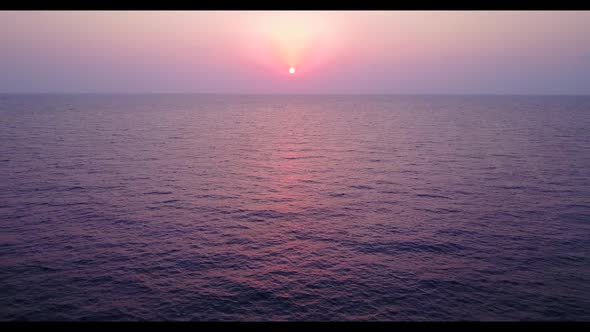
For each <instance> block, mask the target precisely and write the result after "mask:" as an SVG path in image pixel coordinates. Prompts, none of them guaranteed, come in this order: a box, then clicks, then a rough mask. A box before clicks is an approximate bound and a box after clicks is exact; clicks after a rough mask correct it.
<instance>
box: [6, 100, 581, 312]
mask: <svg viewBox="0 0 590 332" xmlns="http://www.w3.org/2000/svg"><path fill="white" fill-rule="evenodd" d="M0 227H1V229H2V231H1V233H0V238H1V241H0V292H1V296H0V319H2V320H13V319H18V320H21V319H25V320H588V319H590V97H550V96H546V97H526V96H518V97H507V96H505V97H502V96H485V97H475V96H471V97H451V96H445V97H443V96H438V97H426V96H423V97H413V96H222V95H218V96H215V95H209V96H207V95H200V96H199V95H151V96H150V95H145V96H140V95H137V96H124V95H121V96H93V95H72V96H66V95H62V96H51V95H30V96H27V95H0Z"/></svg>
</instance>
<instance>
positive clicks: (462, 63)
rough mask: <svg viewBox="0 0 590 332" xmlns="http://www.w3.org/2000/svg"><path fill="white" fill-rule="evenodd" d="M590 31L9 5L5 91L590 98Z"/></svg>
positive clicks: (480, 14)
mask: <svg viewBox="0 0 590 332" xmlns="http://www.w3.org/2000/svg"><path fill="white" fill-rule="evenodd" d="M588 36H590V12H588V11H438V12H437V11H340V12H338V11H160V12H158V11H150V12H134V11H122V12H116V11H114V12H113V11H111V12H108V11H107V12H104V11H22V12H19V11H3V12H0V44H1V45H2V56H0V72H1V73H2V75H1V76H0V92H1V93H5V94H9V93H59V94H62V93H100V94H111V93H134V94H136V93H140V94H145V93H183V94H185V93H190V94H194V93H199V94H211V93H213V94H256V95H260V94H269V95H270V94H273V95H274V94H288V95H292V94H305V95H309V94H314V95H315V94H318V95H323V94H339V95H343V94H354V95H365V94H367V95H369V94H370V95H374V94H378V95H383V94H387V95H488V94H491V95H588V94H590V39H589V37H588ZM290 68H293V69H294V70H296V71H295V73H294V74H289V69H290Z"/></svg>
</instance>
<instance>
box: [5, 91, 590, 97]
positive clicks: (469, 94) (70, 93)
mask: <svg viewBox="0 0 590 332" xmlns="http://www.w3.org/2000/svg"><path fill="white" fill-rule="evenodd" d="M5 95H105V96H107V95H108V96H113V95H121V96H124V95H225V96H578V97H586V96H590V93H472V92H467V93H436V92H428V93H387V92H369V93H347V92H332V93H276V92H270V93H261V92H256V93H250V92H0V96H5Z"/></svg>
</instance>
